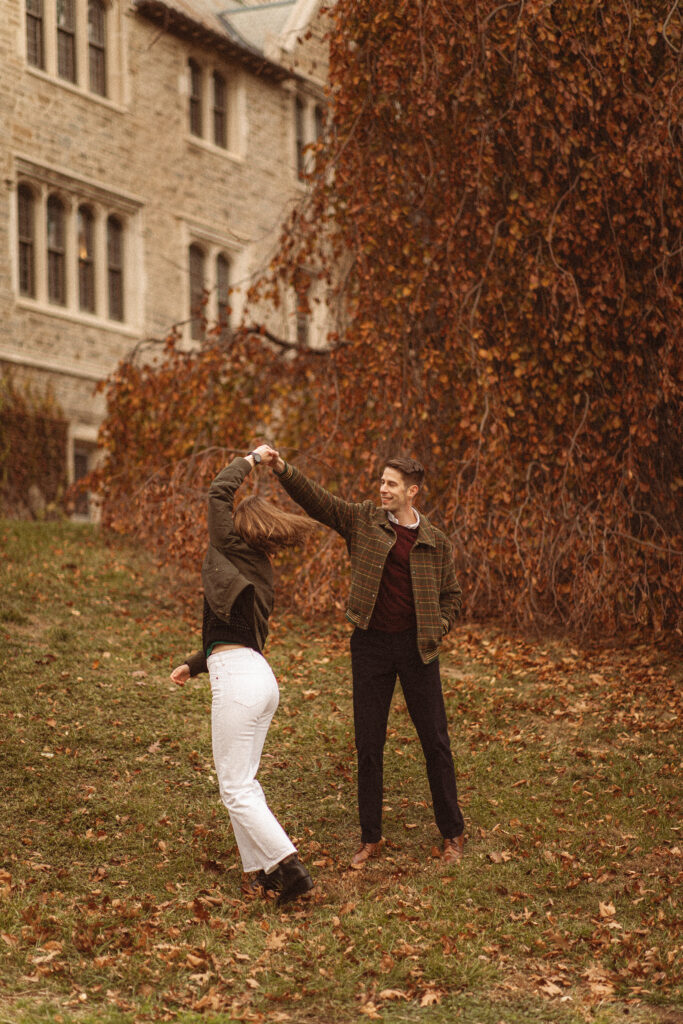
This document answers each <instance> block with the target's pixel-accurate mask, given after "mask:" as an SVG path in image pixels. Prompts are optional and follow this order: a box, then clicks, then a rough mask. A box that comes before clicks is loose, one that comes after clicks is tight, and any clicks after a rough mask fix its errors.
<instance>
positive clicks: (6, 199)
mask: <svg viewBox="0 0 683 1024" xmlns="http://www.w3.org/2000/svg"><path fill="white" fill-rule="evenodd" d="M0 10H1V11H2V18H0V76H1V78H2V88H1V89H0V160H1V161H2V180H3V183H4V189H3V196H2V199H1V201H0V373H2V372H3V370H6V369H7V368H8V367H12V371H11V372H12V375H13V379H17V378H18V379H19V380H25V379H31V380H32V381H33V382H34V383H35V384H37V385H38V387H44V386H47V385H48V384H49V385H50V387H51V389H52V391H53V392H54V395H55V397H56V399H57V402H58V403H59V405H60V406H61V408H62V410H63V412H64V415H65V418H66V419H67V421H68V444H67V452H66V459H67V463H68V476H69V478H70V479H71V480H73V479H75V478H78V477H80V476H82V475H83V474H84V472H86V471H87V469H88V467H89V465H90V463H91V460H92V458H93V454H94V452H95V442H96V438H97V430H98V426H99V423H100V422H101V419H102V416H103V413H104V405H103V399H102V397H101V396H100V395H95V394H94V385H95V384H96V382H98V381H100V380H102V379H103V378H106V377H107V376H108V375H109V374H110V373H111V371H112V370H113V369H114V368H115V366H116V365H117V364H118V362H119V361H120V360H121V358H122V357H124V356H125V355H126V354H127V353H128V352H129V351H130V350H131V349H132V348H134V347H135V346H136V345H137V344H138V343H139V342H140V341H142V340H144V339H148V338H162V337H164V336H166V334H167V333H168V331H169V329H170V328H171V327H172V326H173V325H182V327H181V329H182V331H183V332H184V334H185V336H186V338H187V342H188V344H190V343H191V342H192V340H193V339H198V338H200V336H201V332H202V329H203V328H202V319H201V317H200V316H199V315H198V309H199V308H200V305H201V300H202V296H204V299H205V305H204V306H203V307H202V308H203V313H204V315H205V316H206V318H207V319H208V320H209V322H210V323H216V322H218V323H225V324H226V327H229V325H230V323H231V322H232V323H235V322H236V321H237V320H238V319H239V317H240V313H241V307H242V303H243V298H244V292H245V289H246V286H247V285H248V283H249V281H250V280H251V279H252V278H253V276H254V275H255V274H256V273H257V272H258V270H259V268H260V267H262V266H263V265H264V264H265V263H266V261H267V259H268V257H269V255H270V254H271V253H272V250H273V247H274V245H275V243H276V241H277V235H278V227H279V225H280V224H281V222H282V220H283V217H284V215H285V214H286V212H287V211H288V209H289V208H290V205H291V204H292V202H295V201H296V200H297V199H298V198H300V197H301V195H302V194H303V193H304V189H305V186H304V184H303V183H302V181H301V172H302V170H303V168H304V167H305V162H306V152H305V146H306V144H307V143H308V142H311V141H313V140H314V139H315V138H316V136H317V134H318V133H319V132H320V131H321V130H322V125H323V119H324V115H323V109H324V108H323V96H324V84H325V78H326V69H327V64H326V55H325V47H324V42H323V31H324V11H321V9H320V0H274V2H266V3H264V2H258V0H126V2H124V0H0ZM229 293H230V294H229ZM228 308H229V312H228ZM270 315H271V317H272V316H275V315H276V314H274V313H271V314H270ZM322 316H323V318H324V313H323V314H322ZM277 318H278V319H277V320H276V321H272V320H271V321H270V322H269V327H270V328H271V329H272V330H273V331H275V332H277V333H278V334H279V335H280V336H284V337H287V338H289V339H294V338H297V337H298V338H299V340H302V338H306V336H307V335H308V336H309V337H308V340H309V341H310V342H311V343H315V331H316V326H317V327H318V328H319V327H320V324H318V325H316V324H315V323H309V322H308V319H307V318H304V320H303V321H302V317H301V316H297V311H296V303H295V302H294V300H293V299H292V302H291V303H290V304H289V306H287V305H285V308H284V310H283V311H282V312H279V313H278V314H277ZM309 319H310V318H309ZM313 319H315V318H313Z"/></svg>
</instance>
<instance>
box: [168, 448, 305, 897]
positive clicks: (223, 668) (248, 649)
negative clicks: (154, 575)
mask: <svg viewBox="0 0 683 1024" xmlns="http://www.w3.org/2000/svg"><path fill="white" fill-rule="evenodd" d="M274 455H275V453H274V452H273V451H272V449H271V448H269V447H268V445H261V446H260V447H258V448H256V449H255V450H254V451H253V452H250V453H249V455H247V457H246V458H236V459H233V461H232V462H231V463H230V465H229V466H226V468H225V469H223V470H222V471H221V472H220V473H219V474H218V476H217V477H216V479H215V480H214V481H213V483H212V484H211V488H210V490H209V509H208V526H209V547H208V550H207V553H206V557H205V559H204V565H203V568H202V583H203V586H204V622H203V628H202V650H201V651H198V652H197V653H196V654H193V655H192V656H191V657H189V658H188V659H187V661H186V662H185V663H184V664H182V665H179V666H178V667H177V668H176V669H174V670H173V672H172V673H171V679H172V680H173V682H175V683H178V684H180V685H182V684H183V683H185V682H186V681H187V680H188V679H189V678H190V677H192V676H196V675H199V673H200V672H206V671H207V670H208V673H209V677H210V680H211V698H212V703H211V735H212V744H213V756H214V762H215V765H216V774H217V775H218V785H219V788H220V795H221V800H222V801H223V803H224V804H225V806H226V807H227V809H228V813H229V815H230V821H231V822H232V827H233V830H234V833H235V839H236V840H237V846H238V849H239V852H240V857H241V859H242V865H243V869H244V871H245V873H247V874H248V873H250V872H254V871H256V872H258V875H257V878H256V881H257V883H258V884H259V885H261V886H262V887H263V888H264V889H265V890H267V891H270V892H276V893H277V894H278V896H277V902H278V904H281V903H287V902H289V901H290V900H293V899H296V898H297V897H298V896H301V895H302V894H303V893H305V892H307V891H308V890H309V889H311V888H312V887H313V880H312V878H311V876H310V875H309V873H308V871H307V870H306V868H305V867H304V865H303V864H302V863H301V861H300V860H299V858H298V856H297V851H296V848H295V847H294V846H293V844H292V842H291V840H290V839H289V837H288V836H287V834H286V832H285V831H284V829H283V828H282V826H281V825H280V824H279V822H278V821H277V819H276V818H275V816H274V815H273V813H272V811H271V810H270V808H269V807H268V804H267V803H266V798H265V796H264V794H263V790H262V789H261V786H260V784H259V783H258V782H257V780H256V772H257V771H258V767H259V762H260V759H261V751H262V750H263V744H264V743H265V739H266V735H267V733H268V728H269V726H270V723H271V720H272V718H273V715H274V714H275V710H276V708H277V705H278V701H279V692H278V686H277V681H276V679H275V676H274V675H273V672H272V670H271V668H270V666H269V664H268V662H267V661H266V660H265V658H264V657H263V655H262V654H261V651H262V649H263V645H264V643H265V640H266V637H267V635H268V617H269V615H270V612H271V610H272V607H273V570H272V567H271V564H270V558H269V557H268V556H269V554H271V553H273V552H274V551H277V550H279V549H281V548H283V547H291V546H293V545H295V544H299V543H301V541H302V540H303V538H304V536H305V534H306V533H307V532H308V529H309V520H307V519H305V518H304V517H303V516H298V515H290V514H289V513H287V512H283V511H281V510H280V509H278V508H277V507H276V506H275V505H271V504H270V503H269V502H267V501H264V500H263V499H262V498H258V497H256V496H251V497H247V498H245V499H244V500H243V501H242V502H240V504H239V505H238V506H237V508H236V509H235V510H234V511H233V506H234V499H235V492H236V491H237V489H238V487H239V486H240V484H241V483H242V481H243V480H244V478H245V477H246V476H247V474H248V473H249V472H251V470H252V469H253V467H254V466H255V465H258V464H259V463H260V462H261V461H264V462H266V463H269V462H271V461H272V458H273V457H274ZM245 884H246V885H247V887H248V879H245Z"/></svg>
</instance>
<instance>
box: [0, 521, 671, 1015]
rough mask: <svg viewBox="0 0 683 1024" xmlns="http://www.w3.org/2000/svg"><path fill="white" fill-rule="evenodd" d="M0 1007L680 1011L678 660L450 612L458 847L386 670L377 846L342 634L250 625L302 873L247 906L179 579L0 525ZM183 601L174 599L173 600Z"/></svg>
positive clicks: (81, 545) (78, 534) (265, 776)
mask: <svg viewBox="0 0 683 1024" xmlns="http://www.w3.org/2000/svg"><path fill="white" fill-rule="evenodd" d="M0 553H1V555H2V586H1V588H0V686H1V687H2V694H1V698H2V699H1V701H0V758H1V762H0V763H1V764H2V775H1V776H0V785H1V786H2V811H3V813H2V818H1V820H0V833H1V839H0V851H1V854H2V867H1V868H0V953H1V956H2V960H1V968H0V1024H5V1022H11V1024H41V1022H50V1024H52V1022H55V1024H66V1022H76V1021H79V1022H91V1021H92V1022H97V1024H124V1022H126V1024H132V1022H143V1021H163V1020H168V1021H178V1022H181V1024H190V1022H194V1024H197V1022H199V1021H201V1022H204V1024H218V1022H223V1024H225V1022H229V1021H241V1020H249V1021H265V1022H269V1024H270V1022H288V1021H292V1022H295V1024H304V1022H310V1024H350V1022H357V1021H367V1020H377V1021H384V1022H386V1024H399V1022H410V1024H418V1022H428V1024H441V1022H444V1024H445V1022H449V1024H450V1022H465V1024H527V1022H540V1024H575V1022H584V1021H592V1022H595V1024H614V1022H617V1021H619V1022H635V1024H683V1003H682V999H681V965H682V964H683V943H682V938H681V894H682V886H681V880H682V877H683V876H682V868H683V852H682V851H683V833H682V831H681V830H682V826H683V820H682V819H683V816H682V815H681V788H680V787H681V782H680V766H681V749H682V741H681V727H680V726H681V703H682V690H683V687H682V686H681V682H682V677H683V672H682V667H681V665H682V663H681V660H680V658H679V659H678V660H676V658H675V656H674V654H673V653H672V650H671V648H670V647H669V648H667V647H665V646H664V645H647V646H640V647H632V648H630V649H625V648H624V647H623V646H618V647H611V648H610V647H601V648H597V647H593V648H590V649H586V648H584V647H580V646H578V645H577V644H576V643H574V642H571V641H568V640H565V639H562V638H558V637H554V638H547V637H544V638H540V639H539V638H532V637H520V636H516V635H513V634H511V633H506V632H504V631H501V630H498V629H494V628H489V627H484V626H481V627H480V626H476V625H471V624H470V625H461V626H459V627H458V628H457V629H456V630H455V631H454V633H453V634H452V636H451V637H450V638H449V641H448V645H447V649H446V651H445V653H444V656H443V658H442V672H443V678H444V692H445V695H446V703H447V708H448V713H449V718H450V722H451V737H452V741H453V748H454V755H455V761H456V769H457V772H458V780H459V786H460V795H461V802H462V805H463V810H464V812H465V817H466V821H467V837H468V842H467V845H466V848H465V850H466V856H465V858H464V860H463V863H462V865H460V866H457V867H450V868H444V867H443V866H442V865H441V864H440V861H439V859H438V855H437V854H438V849H439V836H438V833H437V830H436V827H435V825H434V822H433V818H432V814H431V805H430V798H429V791H428V788H427V783H426V777H425V772H424V765H423V761H422V756H421V752H420V749H419V744H418V742H417V740H416V737H415V734H414V730H413V728H412V725H411V723H410V720H409V718H408V716H407V713H406V710H405V705H404V704H403V701H402V699H401V696H400V689H398V690H397V694H396V697H395V700H394V707H393V709H392V715H391V718H390V731H389V736H388V740H387V747H386V780H385V802H386V811H385V836H386V838H387V851H386V856H385V857H383V858H382V859H380V860H378V861H376V862H371V863H370V864H369V865H368V866H367V867H366V868H365V869H364V870H363V871H360V872H358V871H350V870H349V869H348V867H347V865H348V860H349V857H350V855H351V854H352V853H353V851H354V849H355V847H356V844H357V840H358V829H357V821H356V807H355V754H354V746H353V731H352V719H351V701H350V672H349V661H348V655H347V644H346V641H347V628H346V626H345V625H344V623H343V622H341V621H339V614H338V613H336V612H335V618H334V620H333V621H332V616H331V621H330V622H326V621H319V622H316V623H311V622H305V621H301V620H296V619H292V618H279V619H277V620H275V621H274V622H273V631H272V635H271V639H270V641H269V645H268V649H267V655H268V657H269V660H270V662H271V664H272V665H273V667H274V669H275V672H276V674H277V676H278V678H279V681H280V688H281V700H280V708H279V710H278V713H277V715H276V717H275V720H274V723H273V726H272V728H271V731H270V734H269V736H268V741H267V744H266V749H265V753H264V758H263V762H262V769H261V774H260V778H261V781H262V783H263V786H264V789H265V791H266V794H267V796H268V799H269V802H270V804H271V806H272V808H273V810H274V811H275V813H276V814H277V815H278V817H279V819H280V820H281V822H282V824H283V825H284V826H285V828H286V829H287V830H288V832H289V833H290V834H291V835H292V837H293V838H294V840H295V842H296V843H297V845H298V846H299V851H300V855H301V857H302V859H303V860H304V861H305V862H306V863H307V865H308V866H309V868H310V870H311V872H312V873H313V874H314V876H315V879H316V883H317V884H316V888H315V890H314V891H313V893H312V895H311V897H310V898H309V899H307V900H302V901H299V902H298V903H296V904H294V905H293V906H291V907H290V908H289V909H285V910H278V909H277V908H276V907H275V905H274V903H273V902H272V901H269V900H263V899H250V898H246V897H244V896H243V895H242V892H241V889H240V879H241V867H240V864H239V859H238V856H237V850H236V846H235V843H234V840H233V836H232V831H231V828H230V825H229V821H228V817H227V813H226V812H225V810H224V809H223V807H222V805H221V804H220V802H219V799H218V793H217V786H216V779H215V774H214V768H213V762H212V757H211V741H210V715H209V711H210V692H209V686H208V678H207V677H206V676H203V677H200V678H198V679H196V680H191V681H190V683H189V684H188V685H187V686H186V687H184V688H182V689H181V688H178V687H176V686H174V685H173V684H172V683H171V682H170V680H169V678H168V676H169V671H170V669H171V668H172V666H173V665H174V664H176V663H178V662H179V661H181V660H182V659H183V657H184V656H185V655H186V654H188V653H190V652H191V651H192V650H194V649H195V648H196V646H198V640H199V634H198V622H199V610H200V598H199V593H198V586H199V579H198V577H197V578H193V579H191V580H188V581H187V582H186V587H187V589H188V591H189V594H190V599H191V600H190V604H191V606H195V607H196V613H197V625H196V626H195V625H194V624H193V623H192V622H188V620H187V615H186V613H185V615H184V614H183V607H185V608H187V600H186V601H185V604H183V602H181V601H180V600H179V595H178V593H177V590H178V587H179V586H180V584H179V583H178V581H177V580H176V581H175V582H172V581H171V579H170V578H169V577H167V576H165V575H164V574H163V573H161V572H160V571H159V570H158V569H155V568H154V566H153V564H152V562H151V561H150V560H149V559H148V558H147V557H146V556H145V555H144V553H141V552H139V551H136V550H135V549H134V548H133V547H131V546H124V545H122V544H120V543H118V542H116V543H115V544H113V545H110V544H106V543H105V542H104V541H103V540H102V538H101V537H100V535H99V534H98V532H97V531H96V530H95V529H93V528H91V527H85V526H77V525H74V524H70V523H57V524H35V523H13V522H12V523H10V522H2V523H0ZM185 596H186V597H187V595H185Z"/></svg>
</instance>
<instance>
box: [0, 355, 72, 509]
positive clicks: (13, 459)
mask: <svg viewBox="0 0 683 1024" xmlns="http://www.w3.org/2000/svg"><path fill="white" fill-rule="evenodd" d="M66 441H67V424H66V420H65V419H64V416H63V414H62V412H61V410H60V409H59V407H58V406H57V404H56V403H55V400H54V398H53V397H52V395H51V394H50V393H49V392H48V393H46V394H42V395H41V394H38V393H36V392H34V391H33V390H32V389H30V388H25V387H24V388H22V387H21V386H20V385H18V384H17V383H16V382H15V381H14V379H13V378H12V376H11V375H9V374H7V375H5V376H3V377H2V378H0V503H1V504H2V507H3V509H4V512H5V514H9V515H21V516H25V515H28V514H30V502H29V490H30V488H31V486H32V485H35V486H37V487H38V488H39V489H40V493H41V496H42V498H43V499H44V500H45V502H46V503H47V504H48V505H52V506H54V505H56V504H61V502H62V501H63V499H64V495H65V491H66V487H67V480H66V476H65V464H66Z"/></svg>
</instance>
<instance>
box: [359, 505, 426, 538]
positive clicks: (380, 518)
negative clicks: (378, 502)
mask: <svg viewBox="0 0 683 1024" xmlns="http://www.w3.org/2000/svg"><path fill="white" fill-rule="evenodd" d="M374 521H375V523H376V524H377V525H378V526H381V527H382V528H383V529H384V530H391V532H392V533H393V532H394V531H393V529H392V526H391V523H390V522H389V519H388V518H387V513H386V509H383V508H380V507H377V508H376V509H375V516H374ZM415 543H416V544H428V545H429V547H432V548H434V547H436V540H435V537H434V527H433V526H432V524H431V523H430V522H429V520H428V519H427V517H426V516H425V515H424V514H423V513H422V512H420V525H419V526H418V528H417V540H416V541H415Z"/></svg>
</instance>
